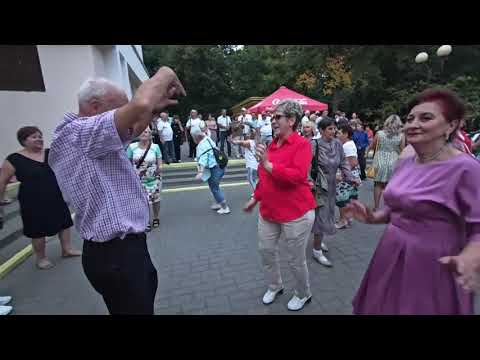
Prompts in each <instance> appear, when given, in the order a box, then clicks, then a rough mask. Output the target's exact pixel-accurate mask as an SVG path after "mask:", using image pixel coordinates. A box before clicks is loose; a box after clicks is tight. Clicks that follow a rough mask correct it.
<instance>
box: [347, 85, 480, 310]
mask: <svg viewBox="0 0 480 360" xmlns="http://www.w3.org/2000/svg"><path fill="white" fill-rule="evenodd" d="M409 108H410V112H409V115H408V116H407V120H406V125H405V134H406V138H407V141H408V143H409V144H411V146H412V147H413V148H414V150H415V153H414V154H413V155H411V156H408V157H406V158H405V159H403V160H401V161H399V163H398V164H397V166H396V169H395V172H394V174H393V176H392V178H391V179H390V181H389V183H388V185H387V187H386V189H385V194H384V197H385V206H384V208H383V209H380V210H377V211H372V210H370V209H368V208H367V207H366V206H365V205H364V204H362V203H360V202H359V201H353V202H352V203H351V204H349V205H348V206H347V207H348V210H349V211H351V213H352V215H353V216H355V218H356V219H357V220H359V221H362V222H364V223H367V224H387V228H386V230H385V232H384V234H383V236H382V239H381V240H380V242H379V244H378V247H377V249H376V251H375V254H374V255H373V259H372V260H371V262H370V265H369V268H368V270H367V273H366V274H365V276H364V278H363V281H362V283H361V285H360V288H359V290H358V292H357V295H356V296H355V299H354V301H353V312H354V313H355V314H365V315H367V314H368V315H370V314H389V315H400V314H404V315H473V314H474V301H473V295H472V293H471V291H472V290H474V289H477V290H480V281H479V279H480V207H479V206H478V199H479V198H480V187H479V186H478V179H480V164H479V163H478V161H477V160H476V159H474V158H473V157H472V156H470V155H467V154H465V153H462V152H461V151H460V150H458V149H456V148H455V147H454V146H453V145H452V140H453V139H454V137H455V136H456V130H457V128H458V126H459V123H460V121H461V120H462V119H463V117H464V115H465V104H464V102H463V100H462V99H460V98H459V97H458V96H457V95H456V94H455V93H454V92H452V91H450V90H445V89H428V90H425V91H424V92H422V93H421V94H419V95H418V96H417V97H416V98H415V99H414V101H413V102H412V103H411V104H410V106H409Z"/></svg>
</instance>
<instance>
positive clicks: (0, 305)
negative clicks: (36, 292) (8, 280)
mask: <svg viewBox="0 0 480 360" xmlns="http://www.w3.org/2000/svg"><path fill="white" fill-rule="evenodd" d="M10 301H12V297H11V296H0V316H1V315H8V314H10V313H11V312H12V310H13V307H11V306H5V305H7V304H8V303H9V302H10Z"/></svg>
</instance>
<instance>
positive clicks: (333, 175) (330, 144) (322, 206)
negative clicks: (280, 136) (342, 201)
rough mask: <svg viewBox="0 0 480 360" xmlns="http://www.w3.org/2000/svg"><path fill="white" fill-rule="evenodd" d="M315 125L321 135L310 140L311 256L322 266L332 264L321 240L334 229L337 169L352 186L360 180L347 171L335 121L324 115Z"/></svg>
mask: <svg viewBox="0 0 480 360" xmlns="http://www.w3.org/2000/svg"><path fill="white" fill-rule="evenodd" d="M318 126H319V128H320V133H321V135H322V136H321V138H320V139H317V142H316V144H314V143H312V152H313V153H314V154H317V161H316V164H317V178H316V181H315V196H316V200H317V208H316V209H315V223H314V224H313V230H312V231H313V234H314V236H313V239H314V240H313V258H314V259H315V260H317V261H318V262H319V263H320V264H322V265H323V266H327V267H331V266H332V263H331V262H330V260H329V259H328V258H327V257H326V256H325V254H324V252H325V251H328V249H327V247H326V246H325V244H324V241H323V240H324V237H325V235H334V234H335V233H336V230H337V229H336V227H335V204H336V201H335V200H336V188H337V171H338V170H340V173H341V179H342V180H343V181H345V182H347V183H349V184H351V185H354V186H358V185H359V184H360V181H359V179H357V178H356V177H355V176H353V174H352V172H351V171H350V165H349V164H348V162H347V159H346V158H345V153H344V151H343V146H342V143H341V142H340V141H339V140H338V139H336V138H335V134H336V131H337V127H336V125H335V120H333V119H331V118H324V119H322V120H321V121H320V123H319V124H318ZM316 146H318V150H317V148H315V147H316Z"/></svg>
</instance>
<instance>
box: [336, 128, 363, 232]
mask: <svg viewBox="0 0 480 360" xmlns="http://www.w3.org/2000/svg"><path fill="white" fill-rule="evenodd" d="M337 128H338V131H337V139H338V140H340V142H341V143H342V146H343V152H344V154H345V159H346V160H347V162H348V164H349V165H350V169H351V171H352V175H353V176H354V177H355V178H356V179H357V180H358V181H359V182H361V180H360V166H359V164H358V155H357V147H356V146H355V143H354V142H353V140H352V135H353V129H352V128H351V127H350V125H348V123H342V124H339V125H337ZM357 199H358V188H357V187H356V186H352V185H351V184H349V183H348V182H346V181H343V180H341V179H339V182H338V183H337V190H336V200H335V201H336V204H337V206H338V208H339V209H340V218H339V220H338V223H337V224H335V227H336V228H337V229H345V228H347V227H348V226H349V225H350V219H349V218H348V216H347V215H346V211H345V206H347V204H348V203H350V201H351V200H357Z"/></svg>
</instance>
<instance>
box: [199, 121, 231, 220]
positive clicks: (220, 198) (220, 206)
mask: <svg viewBox="0 0 480 360" xmlns="http://www.w3.org/2000/svg"><path fill="white" fill-rule="evenodd" d="M190 133H191V135H192V138H193V141H194V142H195V144H197V145H196V149H197V154H196V159H197V163H198V173H197V176H196V177H195V178H196V179H197V180H202V181H204V182H207V183H208V187H209V188H210V191H211V192H212V195H213V198H214V199H215V204H213V205H212V206H211V207H210V208H211V209H212V210H215V211H217V213H218V214H220V215H226V214H230V208H229V207H228V205H227V200H226V199H225V194H224V193H223V190H222V189H221V188H220V181H221V180H222V178H223V176H224V175H225V169H222V168H221V167H220V165H219V164H218V162H217V160H216V159H215V154H214V152H213V149H214V148H216V145H215V144H214V143H213V141H212V139H210V137H208V136H207V135H206V134H205V133H204V132H203V130H202V129H201V128H200V126H193V127H192V129H191V131H190Z"/></svg>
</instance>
